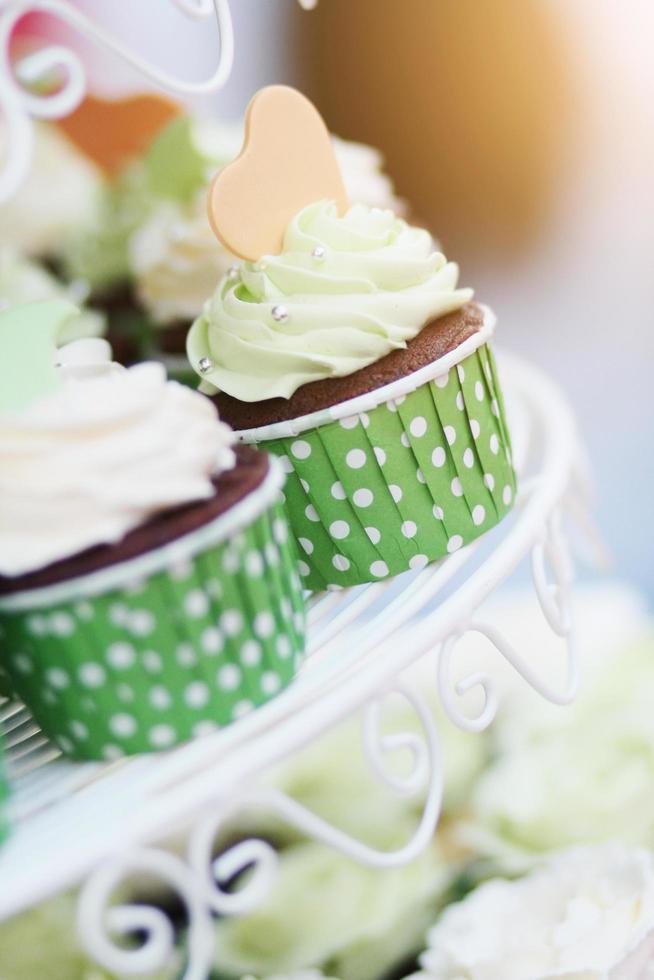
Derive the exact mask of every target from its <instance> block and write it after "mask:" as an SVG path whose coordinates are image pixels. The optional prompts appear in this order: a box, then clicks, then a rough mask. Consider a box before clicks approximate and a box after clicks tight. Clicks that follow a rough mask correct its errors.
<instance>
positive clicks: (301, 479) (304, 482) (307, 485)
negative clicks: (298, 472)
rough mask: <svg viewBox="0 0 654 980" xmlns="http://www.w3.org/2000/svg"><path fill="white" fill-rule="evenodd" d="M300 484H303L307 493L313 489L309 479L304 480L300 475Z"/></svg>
mask: <svg viewBox="0 0 654 980" xmlns="http://www.w3.org/2000/svg"><path fill="white" fill-rule="evenodd" d="M300 485H301V486H302V489H303V490H304V492H305V493H308V492H309V490H310V489H311V487H310V486H309V483H308V481H307V480H304V479H303V478H302V477H300Z"/></svg>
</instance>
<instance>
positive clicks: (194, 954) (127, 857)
mask: <svg viewBox="0 0 654 980" xmlns="http://www.w3.org/2000/svg"><path fill="white" fill-rule="evenodd" d="M143 875H146V876H148V877H152V878H154V879H156V880H157V881H160V882H162V883H164V885H165V886H166V887H167V888H168V889H170V890H172V891H173V893H174V894H175V896H176V897H177V898H179V899H180V900H181V901H182V902H183V904H184V906H185V909H186V913H187V916H188V936H187V938H188V960H187V964H186V970H185V972H184V976H183V980H206V977H207V976H209V974H210V972H211V966H212V962H213V949H214V929H213V924H212V919H211V914H210V911H209V909H208V907H207V905H206V902H205V901H204V896H203V893H202V890H201V889H199V888H198V887H197V882H196V880H195V877H194V875H193V874H192V872H191V871H190V870H189V868H188V867H187V866H186V865H185V864H184V862H183V861H182V860H181V859H180V858H178V857H176V856H175V855H173V854H169V853H167V852H165V851H160V850H154V849H152V848H143V849H140V850H134V851H129V852H127V853H126V854H124V855H121V856H120V858H118V859H117V860H113V861H111V862H107V863H106V864H105V865H103V866H102V867H101V868H100V869H99V870H98V871H96V872H95V874H93V875H92V876H91V877H90V878H89V880H88V881H87V883H86V885H85V886H84V888H83V889H82V892H81V894H80V898H79V902H78V914H77V923H78V931H79V936H80V940H81V941H82V943H83V945H84V946H85V948H86V949H87V951H88V953H89V955H90V956H92V957H93V959H94V960H95V961H96V962H97V963H99V964H100V965H101V966H103V967H104V968H105V969H106V970H108V971H109V972H110V973H112V974H114V973H115V974H118V975H120V976H144V975H148V974H151V973H153V972H155V971H158V970H163V969H165V968H167V967H169V965H170V962H171V959H172V958H173V957H174V955H175V936H174V930H173V927H172V924H171V922H170V919H169V918H168V916H167V915H166V913H165V912H164V911H163V910H162V909H159V908H155V907H154V906H150V905H145V904H123V905H121V904H118V905H113V904H112V901H113V898H114V895H115V894H116V892H117V891H118V890H119V889H120V886H121V885H124V883H125V882H126V881H127V880H128V879H133V878H134V877H136V876H143ZM135 937H138V940H137V941H136V943H135V944H134V945H132V943H134V940H135Z"/></svg>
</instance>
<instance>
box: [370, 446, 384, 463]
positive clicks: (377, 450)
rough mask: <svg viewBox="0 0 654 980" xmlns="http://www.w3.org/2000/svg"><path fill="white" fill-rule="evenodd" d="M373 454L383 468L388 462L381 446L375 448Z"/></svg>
mask: <svg viewBox="0 0 654 980" xmlns="http://www.w3.org/2000/svg"><path fill="white" fill-rule="evenodd" d="M373 452H374V454H375V459H376V460H377V462H378V463H379V465H380V466H383V465H384V463H385V462H386V453H385V452H384V450H383V449H381V448H380V447H379V446H375V448H374V450H373Z"/></svg>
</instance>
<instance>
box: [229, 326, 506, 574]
mask: <svg viewBox="0 0 654 980" xmlns="http://www.w3.org/2000/svg"><path fill="white" fill-rule="evenodd" d="M474 340H475V338H470V342H466V343H465V344H463V345H461V347H460V348H459V349H458V351H454V352H452V355H447V356H446V357H445V358H442V359H440V361H439V362H435V363H434V364H433V365H430V366H429V368H428V370H429V371H431V372H432V376H431V378H430V379H428V380H425V374H426V370H425V369H424V368H423V369H421V370H420V371H418V372H416V373H415V374H413V375H410V376H407V377H406V378H403V379H400V381H399V382H394V383H393V384H391V385H388V386H386V388H385V389H379V390H378V391H375V392H372V393H370V395H367V396H362V397H359V398H356V399H353V400H352V402H351V403H349V406H348V403H344V404H343V405H338V406H335V407H334V408H332V409H331V410H330V412H329V413H324V412H323V413H316V415H315V416H314V417H313V419H312V417H310V416H307V417H306V418H305V419H302V420H296V421H295V423H294V424H293V428H294V431H293V432H292V433H291V432H288V433H284V434H282V432H281V431H280V429H281V424H280V426H268V427H267V428H266V429H265V430H264V429H263V428H261V429H255V430H250V431H249V432H247V433H241V437H245V440H246V441H251V442H264V443H265V448H266V449H268V450H269V451H271V452H273V453H276V454H277V455H279V456H281V457H282V462H283V464H284V467H285V469H286V472H287V474H288V475H287V482H286V487H285V496H286V510H287V513H288V516H289V520H290V523H291V526H292V529H293V532H294V534H295V537H296V539H297V541H298V544H299V549H300V553H301V561H300V571H301V574H302V576H303V580H304V584H305V586H306V587H307V588H308V589H311V590H315V591H317V590H322V589H325V588H338V587H346V586H351V585H358V584H360V583H364V582H374V581H379V580H382V579H385V578H388V577H389V576H392V575H397V574H399V573H400V572H404V571H406V570H407V569H419V568H423V567H424V566H425V565H427V564H428V563H429V562H433V561H436V560H438V559H440V558H443V557H445V556H446V555H448V554H451V553H452V552H454V551H456V550H458V549H459V548H461V547H462V546H463V545H466V544H468V543H469V542H470V541H472V540H474V539H475V538H477V537H479V535H480V534H483V533H484V531H487V530H489V529H490V528H491V527H493V526H494V525H495V524H497V523H498V521H500V520H501V519H502V518H503V517H504V516H505V514H506V513H507V512H508V511H509V510H510V508H511V506H512V504H513V501H514V498H515V491H516V478H515V474H514V471H513V466H512V463H511V444H510V439H509V432H508V428H507V425H506V420H505V414H504V403H503V399H502V394H501V390H500V386H499V383H498V379H497V371H496V366H495V362H494V358H493V355H492V352H491V350H490V348H489V347H488V345H487V344H485V343H481V344H480V345H479V346H477V347H475V346H474V343H473V342H474ZM466 345H467V347H466ZM468 351H470V352H468ZM462 352H463V358H462V359H461V360H460V361H459V362H458V363H455V362H454V357H455V356H456V355H457V353H458V354H459V356H461V354H462ZM448 360H449V364H448ZM381 399H383V400H381ZM348 408H349V411H348V413H347V414H345V411H346V410H348ZM335 414H336V415H338V418H334V415H335Z"/></svg>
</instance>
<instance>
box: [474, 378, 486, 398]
mask: <svg viewBox="0 0 654 980" xmlns="http://www.w3.org/2000/svg"><path fill="white" fill-rule="evenodd" d="M475 398H476V399H477V401H478V402H482V401H483V400H484V386H483V384H482V383H481V381H475Z"/></svg>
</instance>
